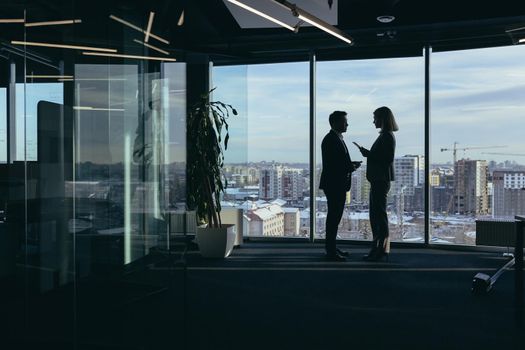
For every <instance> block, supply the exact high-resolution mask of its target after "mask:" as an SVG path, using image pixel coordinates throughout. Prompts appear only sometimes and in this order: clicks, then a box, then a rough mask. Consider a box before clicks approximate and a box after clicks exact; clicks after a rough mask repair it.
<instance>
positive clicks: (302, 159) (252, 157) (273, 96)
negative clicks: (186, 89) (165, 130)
mask: <svg viewBox="0 0 525 350" xmlns="http://www.w3.org/2000/svg"><path fill="white" fill-rule="evenodd" d="M213 86H214V87H215V86H216V87H217V90H216V93H215V92H214V99H216V100H222V101H224V102H226V103H229V104H232V105H233V106H234V107H235V108H237V109H239V112H240V113H239V116H238V117H235V118H231V119H230V124H231V128H232V129H231V130H230V133H231V137H232V143H231V144H230V146H229V150H228V151H227V152H226V165H225V175H226V178H227V180H228V189H227V190H226V193H225V197H224V201H225V202H224V205H223V206H224V207H234V208H242V209H244V220H245V222H244V223H245V225H244V226H245V232H244V234H245V235H248V236H266V237H268V236H271V237H309V225H310V224H309V220H310V213H309V209H308V196H309V191H310V186H309V175H308V174H309V161H308V147H309V146H308V145H309V143H308V135H309V130H308V128H309V121H308V120H309V92H308V63H306V62H301V63H285V64H264V65H250V66H241V67H217V68H214V70H213Z"/></svg>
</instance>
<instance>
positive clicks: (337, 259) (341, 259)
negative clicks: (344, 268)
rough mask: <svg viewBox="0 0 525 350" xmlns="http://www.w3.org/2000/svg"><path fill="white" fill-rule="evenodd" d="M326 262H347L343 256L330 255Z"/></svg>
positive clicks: (327, 256)
mask: <svg viewBox="0 0 525 350" xmlns="http://www.w3.org/2000/svg"><path fill="white" fill-rule="evenodd" d="M326 260H328V261H338V262H343V261H346V259H345V258H344V257H342V256H341V255H339V254H330V255H328V254H327V255H326Z"/></svg>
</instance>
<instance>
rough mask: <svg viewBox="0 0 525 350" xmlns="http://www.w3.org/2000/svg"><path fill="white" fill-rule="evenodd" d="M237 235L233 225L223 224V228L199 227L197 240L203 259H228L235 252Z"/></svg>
mask: <svg viewBox="0 0 525 350" xmlns="http://www.w3.org/2000/svg"><path fill="white" fill-rule="evenodd" d="M236 235H237V232H236V229H235V225H233V224H223V225H222V227H221V228H208V227H197V234H196V237H195V240H196V241H197V244H198V245H199V250H200V252H201V255H202V256H203V257H205V258H226V257H227V256H228V255H230V254H231V252H232V250H233V245H234V244H235V237H236Z"/></svg>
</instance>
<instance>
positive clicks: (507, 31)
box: [505, 27, 525, 33]
mask: <svg viewBox="0 0 525 350" xmlns="http://www.w3.org/2000/svg"><path fill="white" fill-rule="evenodd" d="M522 29H525V27H519V28H513V29H507V30H506V31H505V32H506V33H511V32H515V31H518V30H522Z"/></svg>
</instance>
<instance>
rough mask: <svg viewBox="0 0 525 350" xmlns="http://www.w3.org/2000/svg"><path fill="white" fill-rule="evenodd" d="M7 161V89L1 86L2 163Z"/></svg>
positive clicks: (0, 161) (0, 127)
mask: <svg viewBox="0 0 525 350" xmlns="http://www.w3.org/2000/svg"><path fill="white" fill-rule="evenodd" d="M5 162H7V89H6V88H0V163H5Z"/></svg>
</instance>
